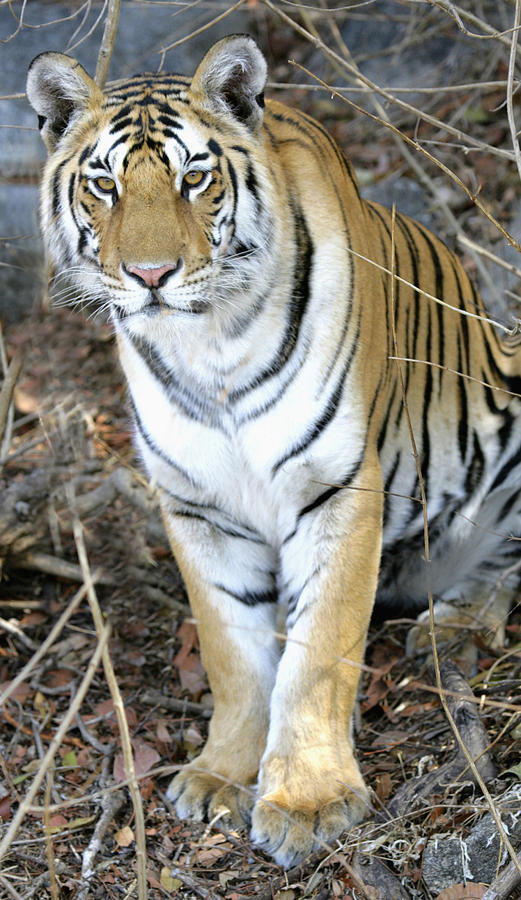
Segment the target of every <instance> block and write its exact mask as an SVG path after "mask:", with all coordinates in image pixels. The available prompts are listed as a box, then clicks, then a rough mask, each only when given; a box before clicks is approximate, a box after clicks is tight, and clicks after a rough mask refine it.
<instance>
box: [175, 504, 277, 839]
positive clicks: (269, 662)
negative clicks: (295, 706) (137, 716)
mask: <svg viewBox="0 0 521 900" xmlns="http://www.w3.org/2000/svg"><path fill="white" fill-rule="evenodd" d="M164 518H165V522H166V525H167V530H168V533H169V537H170V540H171V543H172V547H173V550H174V554H175V556H176V559H177V562H178V564H179V567H180V569H181V573H182V575H183V577H184V580H185V584H186V587H187V590H188V596H189V600H190V605H191V608H192V611H193V614H194V616H195V618H196V620H197V630H198V635H199V642H200V646H201V658H202V662H203V665H204V667H205V669H206V672H207V675H208V679H209V682H210V687H211V690H212V694H213V699H214V713H213V716H212V719H211V722H210V727H209V735H208V740H207V743H206V745H205V747H204V749H203V751H202V753H201V754H200V756H198V757H197V758H196V759H194V760H193V761H192V762H191V763H189V764H188V765H187V766H185V768H184V769H183V770H182V771H181V772H180V773H179V774H178V775H176V777H175V778H174V779H173V781H172V782H171V784H170V786H169V788H168V792H167V795H168V797H169V799H170V800H172V801H173V802H174V803H175V808H176V812H177V814H178V815H179V816H180V817H181V818H191V819H195V820H201V819H203V818H205V817H206V816H207V815H208V816H209V818H212V817H213V816H215V815H216V814H217V813H219V814H221V817H222V818H223V819H224V821H228V822H229V823H233V824H236V825H241V824H244V822H246V823H249V817H250V816H249V814H250V810H251V807H252V805H253V802H254V796H255V793H254V792H255V784H256V780H257V774H258V770H259V763H260V758H261V755H262V752H263V750H264V747H265V744H266V735H267V731H268V722H269V702H270V695H271V691H272V689H273V684H274V681H275V672H276V666H277V663H278V659H279V647H278V642H277V639H276V637H275V607H276V591H275V582H274V579H275V566H274V562H273V560H272V551H271V550H270V549H269V548H268V547H267V546H266V545H265V544H264V543H262V541H261V540H260V539H259V538H258V537H255V536H254V535H249V536H245V537H243V536H241V535H240V534H233V533H225V531H224V530H218V529H217V528H215V527H213V526H211V525H209V524H208V523H206V522H204V520H203V521H202V520H201V517H199V516H192V517H187V516H186V515H171V514H169V513H165V515H164ZM230 531H231V529H230Z"/></svg>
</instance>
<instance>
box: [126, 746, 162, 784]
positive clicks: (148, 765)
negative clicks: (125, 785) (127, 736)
mask: <svg viewBox="0 0 521 900" xmlns="http://www.w3.org/2000/svg"><path fill="white" fill-rule="evenodd" d="M131 743H132V748H133V750H134V770H135V773H136V775H138V776H140V775H145V774H146V772H148V771H149V770H150V769H152V768H153V766H155V764H156V763H157V762H158V761H159V760H160V759H161V757H160V756H159V753H158V752H157V750H155V749H154V747H152V745H151V744H148V743H147V742H146V741H142V740H140V739H138V738H137V739H135V740H133V741H132V742H131ZM126 777H127V776H126V774H125V766H124V764H123V754H122V753H118V754H117V755H116V756H115V758H114V779H115V780H116V781H125V779H126Z"/></svg>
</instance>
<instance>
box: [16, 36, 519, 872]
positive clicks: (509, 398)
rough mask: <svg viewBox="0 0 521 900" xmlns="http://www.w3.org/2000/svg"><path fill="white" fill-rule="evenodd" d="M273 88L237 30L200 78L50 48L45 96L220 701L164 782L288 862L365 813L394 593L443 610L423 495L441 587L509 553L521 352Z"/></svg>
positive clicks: (465, 284)
mask: <svg viewBox="0 0 521 900" xmlns="http://www.w3.org/2000/svg"><path fill="white" fill-rule="evenodd" d="M265 78H266V65H265V62H264V59H263V57H262V55H261V54H260V51H259V50H258V48H257V47H256V45H255V44H254V42H253V41H252V40H251V39H250V38H247V37H245V36H232V37H230V38H228V39H225V40H224V41H221V42H219V43H218V44H216V45H215V46H214V47H213V48H211V50H210V51H209V53H208V54H207V56H206V57H205V59H204V60H203V61H202V63H201V65H200V66H199V68H198V69H197V71H196V73H195V76H194V78H193V79H192V80H191V81H190V80H188V79H184V78H180V77H177V76H160V77H157V78H156V77H155V76H150V77H149V76H137V77H136V78H135V79H130V80H127V81H125V82H121V83H118V84H116V85H115V86H113V87H112V88H111V89H110V90H108V91H107V92H106V94H105V95H103V94H102V93H101V92H100V91H99V89H98V88H97V87H96V85H95V84H94V83H93V82H92V81H91V80H90V79H89V77H88V76H87V74H86V73H85V72H84V71H83V70H82V69H81V67H79V66H78V64H76V63H74V62H73V61H71V60H69V58H68V57H64V56H62V55H61V54H43V55H42V56H41V57H37V59H36V60H35V62H34V63H33V65H32V68H31V70H30V74H29V80H28V96H29V98H30V100H31V102H32V104H33V106H34V107H35V109H36V110H37V112H38V113H39V115H40V116H41V117H42V118H43V122H42V131H43V136H44V139H45V140H46V143H47V145H48V147H49V150H50V156H49V161H48V163H47V166H46V170H45V173H44V178H43V188H42V218H43V228H44V233H45V234H46V238H47V241H48V244H49V247H50V251H51V254H52V257H53V259H54V262H55V264H56V265H57V267H58V269H60V270H61V271H64V272H67V270H70V272H71V276H72V278H73V280H74V283H75V286H76V287H77V288H79V289H82V290H83V291H84V292H85V293H86V295H87V297H88V298H89V297H92V298H95V299H96V301H100V302H101V303H102V304H104V305H106V307H107V308H108V309H109V310H110V315H111V317H112V320H113V322H114V327H115V331H116V334H117V340H118V349H119V356H120V360H121V363H122V365H123V369H124V371H125V374H126V377H127V380H128V384H129V393H130V403H131V407H132V412H133V417H134V422H135V429H136V442H137V445H138V448H139V451H140V453H141V455H142V458H143V461H144V463H145V465H146V467H147V470H148V472H149V474H150V477H151V478H152V479H153V481H154V482H155V483H156V484H157V485H158V487H159V491H160V497H161V505H162V510H163V516H164V519H165V524H166V526H167V530H168V533H169V537H170V540H171V543H172V548H173V550H174V553H175V556H176V558H177V561H178V563H179V566H180V568H181V571H182V573H183V576H184V579H185V582H186V585H187V588H188V593H189V598H190V602H191V605H192V609H193V612H194V615H195V616H196V618H197V620H198V628H199V635H200V641H201V651H202V657H203V663H204V665H205V667H206V669H207V672H208V675H209V679H210V684H211V687H212V691H213V694H214V700H215V712H214V716H213V719H212V723H211V726H210V732H209V738H208V742H207V744H206V747H205V749H204V751H203V753H202V754H201V756H200V757H198V759H197V760H195V761H194V762H193V763H191V764H190V765H189V766H187V767H186V769H185V770H184V771H183V772H182V773H180V774H179V775H178V776H177V777H176V778H175V779H174V781H173V782H172V785H171V788H170V795H171V797H172V799H173V800H175V802H176V809H177V812H178V814H179V815H182V816H192V817H195V818H200V817H202V816H203V814H204V812H205V810H206V809H208V811H209V814H210V815H212V814H216V813H222V811H223V810H225V812H226V815H227V816H228V817H229V818H231V819H234V820H237V819H241V817H242V818H243V819H246V820H248V819H249V817H250V814H251V817H252V836H253V838H254V839H255V840H256V841H257V842H258V843H259V844H261V845H262V846H265V847H266V848H267V849H268V850H269V851H270V852H272V853H273V854H274V855H275V858H276V859H277V860H278V861H279V862H281V863H283V864H285V865H289V864H290V863H292V862H294V861H295V860H296V859H298V858H301V857H302V855H303V854H305V853H306V852H308V851H309V850H310V849H311V848H312V847H313V846H314V845H316V844H317V842H320V840H330V839H333V838H334V837H336V836H337V835H338V834H339V833H340V831H341V830H343V829H344V828H345V827H348V826H349V824H351V823H353V822H355V821H357V820H358V819H359V818H360V817H361V816H362V815H364V813H365V811H366V808H367V802H368V794H367V789H366V787H365V785H364V782H363V779H362V777H361V774H360V772H359V769H358V765H357V763H356V760H355V757H354V755H353V747H352V743H351V739H350V735H349V725H348V723H349V719H350V716H351V712H352V708H353V703H354V700H355V695H356V688H357V682H358V672H359V666H360V663H361V662H362V659H363V648H364V642H365V636H366V632H367V627H368V623H369V618H370V615H371V610H372V606H373V601H374V597H375V593H376V589H377V583H378V579H379V588H380V593H381V595H382V596H383V597H384V598H385V599H386V600H388V599H389V598H390V597H392V596H393V595H394V594H396V593H398V595H399V597H400V599H402V600H403V599H404V598H406V599H408V600H410V601H412V602H414V603H419V602H421V601H425V598H426V590H427V586H426V585H427V582H426V567H425V564H424V561H423V557H424V531H423V508H422V505H421V502H420V501H421V491H420V487H423V489H424V491H425V495H426V499H427V511H428V516H429V520H430V523H431V528H430V531H431V538H432V540H431V555H432V558H433V563H432V565H431V567H430V569H431V571H430V578H431V583H432V586H433V588H434V590H435V592H436V593H437V594H440V595H446V594H447V593H450V592H451V591H453V592H465V591H468V590H471V589H472V585H473V583H474V582H475V581H476V580H477V581H482V580H483V579H486V578H488V577H490V572H489V569H491V568H494V569H497V567H498V563H499V565H505V564H507V563H508V562H509V556H510V555H511V554H512V552H514V553H515V547H516V545H515V543H513V542H511V541H508V540H507V539H505V538H503V537H502V535H506V536H507V537H508V535H509V533H511V532H515V533H518V532H519V528H520V525H521V522H520V518H521V504H520V499H519V498H520V490H521V489H520V488H518V484H519V475H520V471H521V425H520V416H519V402H520V401H519V398H518V397H517V396H515V395H516V394H517V393H518V392H519V388H520V386H521V382H520V375H521V349H520V347H519V343H516V342H515V341H512V342H510V343H508V342H501V341H500V340H499V338H498V336H497V334H496V332H495V331H494V329H493V327H492V326H491V325H490V324H489V323H487V322H485V321H483V318H482V316H481V313H480V309H481V307H480V301H479V298H478V297H477V295H476V293H475V291H474V289H473V287H472V285H471V283H470V282H469V280H468V278H467V276H466V275H465V273H464V271H463V269H462V268H461V266H460V264H459V262H458V261H457V259H456V258H455V257H454V256H453V254H451V253H450V252H449V251H448V250H447V249H446V248H445V247H444V246H443V245H442V244H441V243H440V242H439V241H438V240H437V239H436V238H434V237H433V236H432V235H431V234H430V233H429V232H427V231H426V230H425V229H424V228H422V227H421V226H419V225H418V224H417V223H414V222H412V221H410V220H408V219H406V218H405V217H403V216H400V215H399V214H396V217H395V218H393V216H392V215H391V213H390V212H389V211H385V210H384V209H383V208H382V207H379V206H378V205H375V204H369V203H366V202H364V201H363V200H362V198H361V197H360V194H359V191H358V187H357V184H356V180H355V178H354V175H353V172H352V170H351V167H350V165H349V164H348V163H347V162H346V160H345V158H344V156H343V155H342V154H341V152H340V151H339V149H338V147H337V145H336V144H335V143H334V142H333V141H332V139H331V138H330V136H329V135H328V134H327V133H326V132H325V131H324V129H323V128H322V127H321V126H320V125H319V124H318V123H317V122H315V121H314V120H312V119H310V118H308V117H306V116H304V115H303V114H301V113H299V112H297V111H295V110H289V109H288V108H287V107H284V106H283V105H281V104H279V103H276V102H269V103H268V104H267V107H266V109H265V110H264V105H263V100H262V96H261V95H262V90H263V87H264V82H265ZM440 300H442V301H443V303H444V304H445V305H442V304H441V303H440V302H439V301H440ZM397 357H398V360H397V359H396V358H397ZM400 360H401V361H400ZM405 360H409V361H408V362H407V361H405ZM411 434H412V436H413V438H414V445H415V448H416V452H417V457H418V460H419V464H420V467H421V473H422V477H421V484H420V478H419V475H418V470H417V465H416V462H415V459H414V455H413V452H412V439H411ZM510 562H511V560H510ZM277 604H285V606H286V607H287V641H286V643H285V646H284V650H283V652H282V653H281V652H280V648H279V645H278V641H277V636H276V630H275V629H276V607H277ZM231 750H232V752H230V751H231ZM256 784H257V787H255V785H256ZM279 811H281V812H282V814H280V813H279ZM285 813H290V814H291V818H290V819H288V817H287V816H286V815H284V814H285Z"/></svg>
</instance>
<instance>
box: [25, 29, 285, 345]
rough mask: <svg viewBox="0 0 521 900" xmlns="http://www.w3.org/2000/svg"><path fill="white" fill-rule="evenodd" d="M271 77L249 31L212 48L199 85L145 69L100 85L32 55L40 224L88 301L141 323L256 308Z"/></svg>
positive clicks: (266, 201)
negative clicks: (39, 145) (252, 294)
mask: <svg viewBox="0 0 521 900" xmlns="http://www.w3.org/2000/svg"><path fill="white" fill-rule="evenodd" d="M265 81H266V62H265V60H264V57H263V55H262V53H261V51H260V50H259V48H258V47H257V45H256V43H255V41H254V40H253V39H252V38H250V37H249V36H248V35H232V36H230V37H228V38H224V39H223V40H221V41H219V42H218V43H217V44H215V45H214V46H213V47H212V48H211V49H210V50H209V52H208V53H207V54H206V56H205V57H204V59H203V61H202V62H201V63H200V65H199V67H198V68H197V70H196V73H195V75H194V77H193V78H192V79H191V80H190V79H187V78H184V77H182V76H176V75H164V74H160V75H140V76H136V77H134V78H130V79H126V80H122V81H119V82H115V83H113V84H112V85H111V86H110V87H109V88H108V89H107V90H106V91H105V92H102V91H101V90H100V88H99V87H98V86H97V85H96V83H95V82H94V81H93V80H92V78H90V76H89V75H88V74H87V72H86V71H85V70H84V69H83V68H82V66H80V64H79V63H78V62H76V61H75V60H74V59H71V58H70V57H68V56H66V55H64V54H62V53H53V52H50V53H42V54H41V55H39V56H37V57H36V59H35V60H33V62H32V64H31V66H30V69H29V74H28V80H27V96H28V99H29V101H30V103H31V105H32V106H33V107H34V109H35V111H36V112H37V113H38V117H39V126H40V130H41V134H42V137H43V140H44V142H45V144H46V146H47V148H48V151H49V158H48V161H47V163H46V166H45V171H44V175H43V181H42V201H41V216H42V225H43V231H44V235H45V237H46V240H47V244H48V247H49V252H50V257H51V262H52V263H53V265H54V267H55V269H56V270H57V272H59V273H61V274H66V275H67V274H68V275H69V276H70V278H71V279H72V281H73V283H74V285H75V288H76V290H78V289H79V291H80V292H81V294H82V295H83V297H84V298H86V299H87V300H89V299H90V300H93V301H94V300H95V301H96V302H99V303H101V304H102V305H103V306H104V307H107V308H109V309H110V310H111V312H112V314H113V316H114V317H115V318H116V319H119V320H125V321H126V322H127V324H128V325H129V327H131V328H133V329H135V328H138V329H139V330H141V331H143V329H145V330H146V328H147V327H149V328H150V327H151V323H152V320H153V319H154V318H156V317H158V316H160V315H164V314H165V313H173V312H176V313H182V314H184V315H185V316H187V317H190V316H191V317H193V316H195V315H197V314H201V313H205V312H212V311H213V312H214V313H215V311H216V310H218V311H219V310H220V311H221V313H222V312H223V310H224V314H227V315H228V316H229V317H231V318H232V319H233V317H234V316H236V315H237V296H238V295H240V296H241V297H242V298H243V301H242V302H244V303H245V304H246V303H248V286H249V285H250V283H251V282H253V281H254V280H255V279H257V280H258V278H259V273H260V272H262V268H263V264H264V262H265V257H266V247H267V244H268V243H269V242H270V240H273V227H274V226H273V222H272V221H271V215H270V208H271V207H272V205H273V204H272V197H271V194H272V192H273V190H274V187H273V178H272V176H271V175H270V174H269V172H268V168H269V163H268V161H267V153H266V143H267V142H266V139H265V136H264V132H263V129H262V121H263V105H264V103H263V89H264V85H265ZM239 288H240V290H239ZM250 299H251V298H250ZM239 312H240V310H239ZM147 323H148V324H147Z"/></svg>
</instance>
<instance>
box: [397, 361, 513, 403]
mask: <svg viewBox="0 0 521 900" xmlns="http://www.w3.org/2000/svg"><path fill="white" fill-rule="evenodd" d="M389 359H397V360H400V362H406V363H422V365H424V366H432V368H433V369H441V371H442V372H449V373H450V374H451V375H457V376H458V378H466V379H467V380H468V381H475V382H476V384H481V385H483V387H486V388H490V390H491V391H499V392H500V393H501V394H509V396H510V397H521V394H516V393H515V391H507V389H506V388H503V387H500V386H499V385H498V384H489V383H488V381H481V380H480V379H479V378H475V377H474V376H473V375H467V374H466V373H465V372H458V370H457V369H451V368H449V366H442V364H441V363H435V362H431V361H430V360H429V359H414V358H413V357H412V356H390V357H389Z"/></svg>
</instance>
